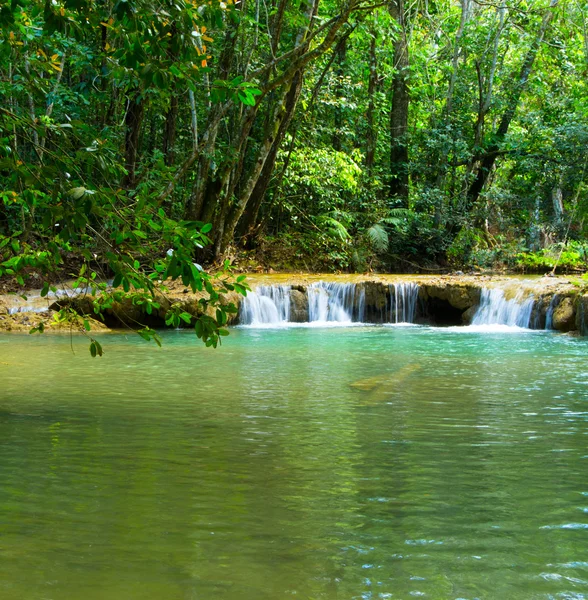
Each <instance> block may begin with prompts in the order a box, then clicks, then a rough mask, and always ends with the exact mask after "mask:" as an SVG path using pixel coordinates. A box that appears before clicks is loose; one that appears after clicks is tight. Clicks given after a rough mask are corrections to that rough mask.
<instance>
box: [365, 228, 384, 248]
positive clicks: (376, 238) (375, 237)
mask: <svg viewBox="0 0 588 600" xmlns="http://www.w3.org/2000/svg"><path fill="white" fill-rule="evenodd" d="M367 235H368V238H369V240H370V243H371V245H372V247H373V249H374V250H375V251H376V252H386V250H388V245H389V238H388V232H387V231H386V230H385V229H384V227H383V226H382V225H380V224H379V223H376V224H375V225H372V226H371V227H370V228H369V229H368V230H367Z"/></svg>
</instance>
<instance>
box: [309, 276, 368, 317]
mask: <svg viewBox="0 0 588 600" xmlns="http://www.w3.org/2000/svg"><path fill="white" fill-rule="evenodd" d="M364 319H365V289H364V287H363V286H358V285H356V284H355V283H336V282H329V281H319V282H317V283H311V284H310V285H309V286H308V321H309V322H310V323H317V322H318V323H328V322H336V323H351V322H353V321H356V322H360V323H361V322H363V321H364Z"/></svg>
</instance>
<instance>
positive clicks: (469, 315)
mask: <svg viewBox="0 0 588 600" xmlns="http://www.w3.org/2000/svg"><path fill="white" fill-rule="evenodd" d="M477 310H478V307H477V306H470V307H469V308H468V309H467V310H466V311H465V312H464V313H463V314H462V315H461V320H462V322H463V324H464V325H470V324H471V323H472V319H473V318H474V315H475V314H476V311H477Z"/></svg>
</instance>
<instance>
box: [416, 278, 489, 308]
mask: <svg viewBox="0 0 588 600" xmlns="http://www.w3.org/2000/svg"><path fill="white" fill-rule="evenodd" d="M423 287H424V291H425V296H426V297H429V298H438V299H439V300H446V301H447V302H448V303H449V304H450V305H451V306H453V308H457V309H459V310H467V309H468V308H471V307H472V306H474V305H477V304H478V303H479V301H480V288H479V287H477V286H472V285H468V284H464V283H454V284H451V283H450V284H439V285H425V286H423Z"/></svg>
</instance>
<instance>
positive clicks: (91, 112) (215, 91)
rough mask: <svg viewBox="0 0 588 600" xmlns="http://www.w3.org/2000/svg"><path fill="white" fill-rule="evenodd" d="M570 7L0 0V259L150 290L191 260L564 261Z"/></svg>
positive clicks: (579, 179) (576, 242) (329, 264)
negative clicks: (0, 100) (157, 281)
mask: <svg viewBox="0 0 588 600" xmlns="http://www.w3.org/2000/svg"><path fill="white" fill-rule="evenodd" d="M587 18H588V5H587V4H586V3H585V2H582V0H551V1H550V2H549V3H548V2H546V1H545V0H529V1H527V2H525V1H519V0H516V1H514V0H507V1H505V2H502V0H497V2H492V1H482V0H461V1H460V2H456V1H447V0H439V1H432V0H414V1H413V2H409V1H405V0H390V1H388V2H377V1H374V0H345V1H338V0H308V1H307V0H301V1H300V2H299V1H296V2H294V1H292V0H239V1H236V2H235V1H234V0H226V1H221V2H217V1H216V0H211V1H209V2H199V1H193V2H192V1H187V0H177V1H173V2H172V1H161V2H155V1H152V0H115V1H110V0H51V1H49V0H47V1H46V2H40V1H37V0H7V1H4V2H3V4H2V8H1V10H0V23H1V28H2V36H1V39H0V56H1V62H0V94H1V97H2V102H1V106H0V128H1V133H0V181H1V186H0V198H1V202H0V277H2V278H3V280H4V281H6V280H7V279H9V280H16V282H17V283H18V284H19V285H24V282H25V279H26V278H27V276H28V275H30V273H33V272H37V273H38V272H40V273H44V274H45V275H47V274H51V273H64V272H67V273H68V274H71V273H73V274H74V275H75V274H77V275H79V276H81V277H82V279H84V278H85V279H86V280H88V281H89V280H90V278H93V279H94V280H96V281H98V280H101V279H108V278H113V279H114V284H115V285H114V287H115V288H117V287H119V288H120V289H121V293H131V292H132V291H134V290H145V291H146V293H148V292H149V291H150V290H151V286H152V282H153V281H154V280H162V279H163V280H165V279H167V278H172V279H174V278H181V279H182V280H183V282H184V284H185V285H190V286H192V287H193V289H202V288H203V286H208V288H210V290H214V289H215V288H214V285H213V283H211V279H210V277H211V276H209V275H208V274H207V269H208V267H211V266H212V267H213V269H212V270H215V268H216V267H221V268H223V269H224V270H225V271H224V272H225V275H227V271H228V270H231V269H233V268H236V269H238V270H241V271H248V270H249V271H251V270H263V269H273V270H278V271H292V270H304V271H310V272H312V271H315V272H368V271H376V272H378V271H379V272H429V273H435V272H443V271H447V270H448V269H499V270H500V269H501V270H505V269H506V270H510V271H522V272H540V273H542V272H546V271H550V270H555V268H559V269H560V270H568V271H570V270H571V271H577V270H582V269H583V268H584V267H585V265H586V259H587V256H588V243H587V242H586V233H587V231H586V225H585V219H586V215H587V214H588V200H587V196H586V182H587V181H588V179H587V177H588V173H587V172H586V171H587V161H588V153H587V152H586V146H587V145H588V102H586V99H587V98H588V90H587V81H588V79H587V73H588V20H587ZM45 275H44V276H45ZM223 277H224V275H223ZM227 277H228V275H227ZM47 278H48V280H49V283H51V277H50V276H47ZM229 279H230V277H228V278H226V277H225V278H224V279H222V281H223V282H225V283H226V282H228V281H229ZM231 281H232V279H231ZM221 285H224V283H223V284H221ZM228 285H229V286H233V285H234V284H233V283H228ZM237 287H238V291H241V292H243V293H244V292H245V289H241V288H242V287H243V285H242V283H237Z"/></svg>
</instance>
